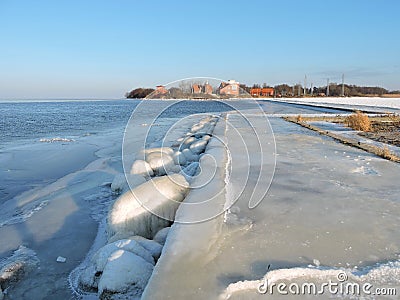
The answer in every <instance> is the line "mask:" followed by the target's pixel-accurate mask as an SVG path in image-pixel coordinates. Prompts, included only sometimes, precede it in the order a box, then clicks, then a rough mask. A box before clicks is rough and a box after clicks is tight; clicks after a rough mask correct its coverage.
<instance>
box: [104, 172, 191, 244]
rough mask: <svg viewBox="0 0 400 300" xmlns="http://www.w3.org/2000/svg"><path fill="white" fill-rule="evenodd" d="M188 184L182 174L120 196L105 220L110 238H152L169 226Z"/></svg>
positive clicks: (164, 178) (156, 181)
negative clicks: (114, 236) (136, 236)
mask: <svg viewBox="0 0 400 300" xmlns="http://www.w3.org/2000/svg"><path fill="white" fill-rule="evenodd" d="M188 191H189V184H188V182H187V181H186V179H185V177H184V176H182V175H181V174H172V175H170V176H162V177H157V178H153V179H152V180H150V181H148V182H146V183H144V184H142V185H140V186H138V187H136V188H135V189H133V190H131V191H128V192H126V193H125V194H123V195H121V196H120V197H119V198H118V199H117V200H116V201H115V203H114V205H113V206H112V208H111V209H110V212H109V214H108V219H107V232H108V236H109V238H112V236H113V235H115V234H119V235H120V236H124V237H129V236H134V235H140V236H143V237H146V238H152V237H153V236H154V234H155V233H156V232H158V231H159V230H160V229H162V228H164V227H166V226H169V225H170V222H171V221H173V220H174V218H175V213H176V210H177V208H178V206H179V202H181V201H182V200H183V199H184V198H185V196H186V194H187V192H188Z"/></svg>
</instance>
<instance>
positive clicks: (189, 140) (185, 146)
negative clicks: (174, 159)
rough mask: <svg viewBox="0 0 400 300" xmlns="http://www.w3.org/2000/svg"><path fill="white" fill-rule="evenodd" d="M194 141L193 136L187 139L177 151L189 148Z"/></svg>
mask: <svg viewBox="0 0 400 300" xmlns="http://www.w3.org/2000/svg"><path fill="white" fill-rule="evenodd" d="M195 141H196V138H195V137H194V136H189V137H187V138H186V139H185V140H184V141H183V142H182V144H181V146H180V148H179V150H180V151H183V150H184V149H187V148H189V147H190V145H191V144H192V143H193V142H195Z"/></svg>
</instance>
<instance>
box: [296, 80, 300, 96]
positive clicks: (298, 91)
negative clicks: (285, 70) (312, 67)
mask: <svg viewBox="0 0 400 300" xmlns="http://www.w3.org/2000/svg"><path fill="white" fill-rule="evenodd" d="M297 87H298V91H297V92H298V96H299V97H300V93H301V92H300V91H301V83H300V82H299V83H298V85H297Z"/></svg>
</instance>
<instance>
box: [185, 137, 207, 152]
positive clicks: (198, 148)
mask: <svg viewBox="0 0 400 300" xmlns="http://www.w3.org/2000/svg"><path fill="white" fill-rule="evenodd" d="M207 143H208V142H207V141H205V140H199V141H196V142H194V143H193V144H191V145H190V147H189V149H190V151H192V152H193V153H194V154H200V153H202V152H204V151H205V150H206V147H207Z"/></svg>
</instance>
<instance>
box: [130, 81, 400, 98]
mask: <svg viewBox="0 0 400 300" xmlns="http://www.w3.org/2000/svg"><path fill="white" fill-rule="evenodd" d="M240 87H241V88H242V89H244V90H245V91H247V92H248V93H250V90H251V88H259V87H272V88H274V91H275V96H278V97H298V96H300V97H302V96H304V88H303V86H301V85H300V84H297V85H288V84H279V85H276V86H269V85H267V84H265V83H264V84H263V85H259V84H253V86H247V85H244V84H241V85H240ZM152 92H154V89H152V88H137V89H134V90H132V91H130V92H128V93H126V94H125V97H126V98H136V99H138V98H145V97H146V96H147V95H149V94H150V93H152ZM305 92H306V95H307V96H311V95H313V96H330V97H340V96H342V92H343V90H342V85H341V84H337V83H331V84H329V94H327V92H328V90H327V86H321V87H313V88H312V89H311V88H307V89H306V90H305ZM390 94H393V95H395V94H400V91H389V90H387V89H385V88H382V87H377V86H357V85H348V84H345V85H344V96H346V97H359V96H382V95H390Z"/></svg>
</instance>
